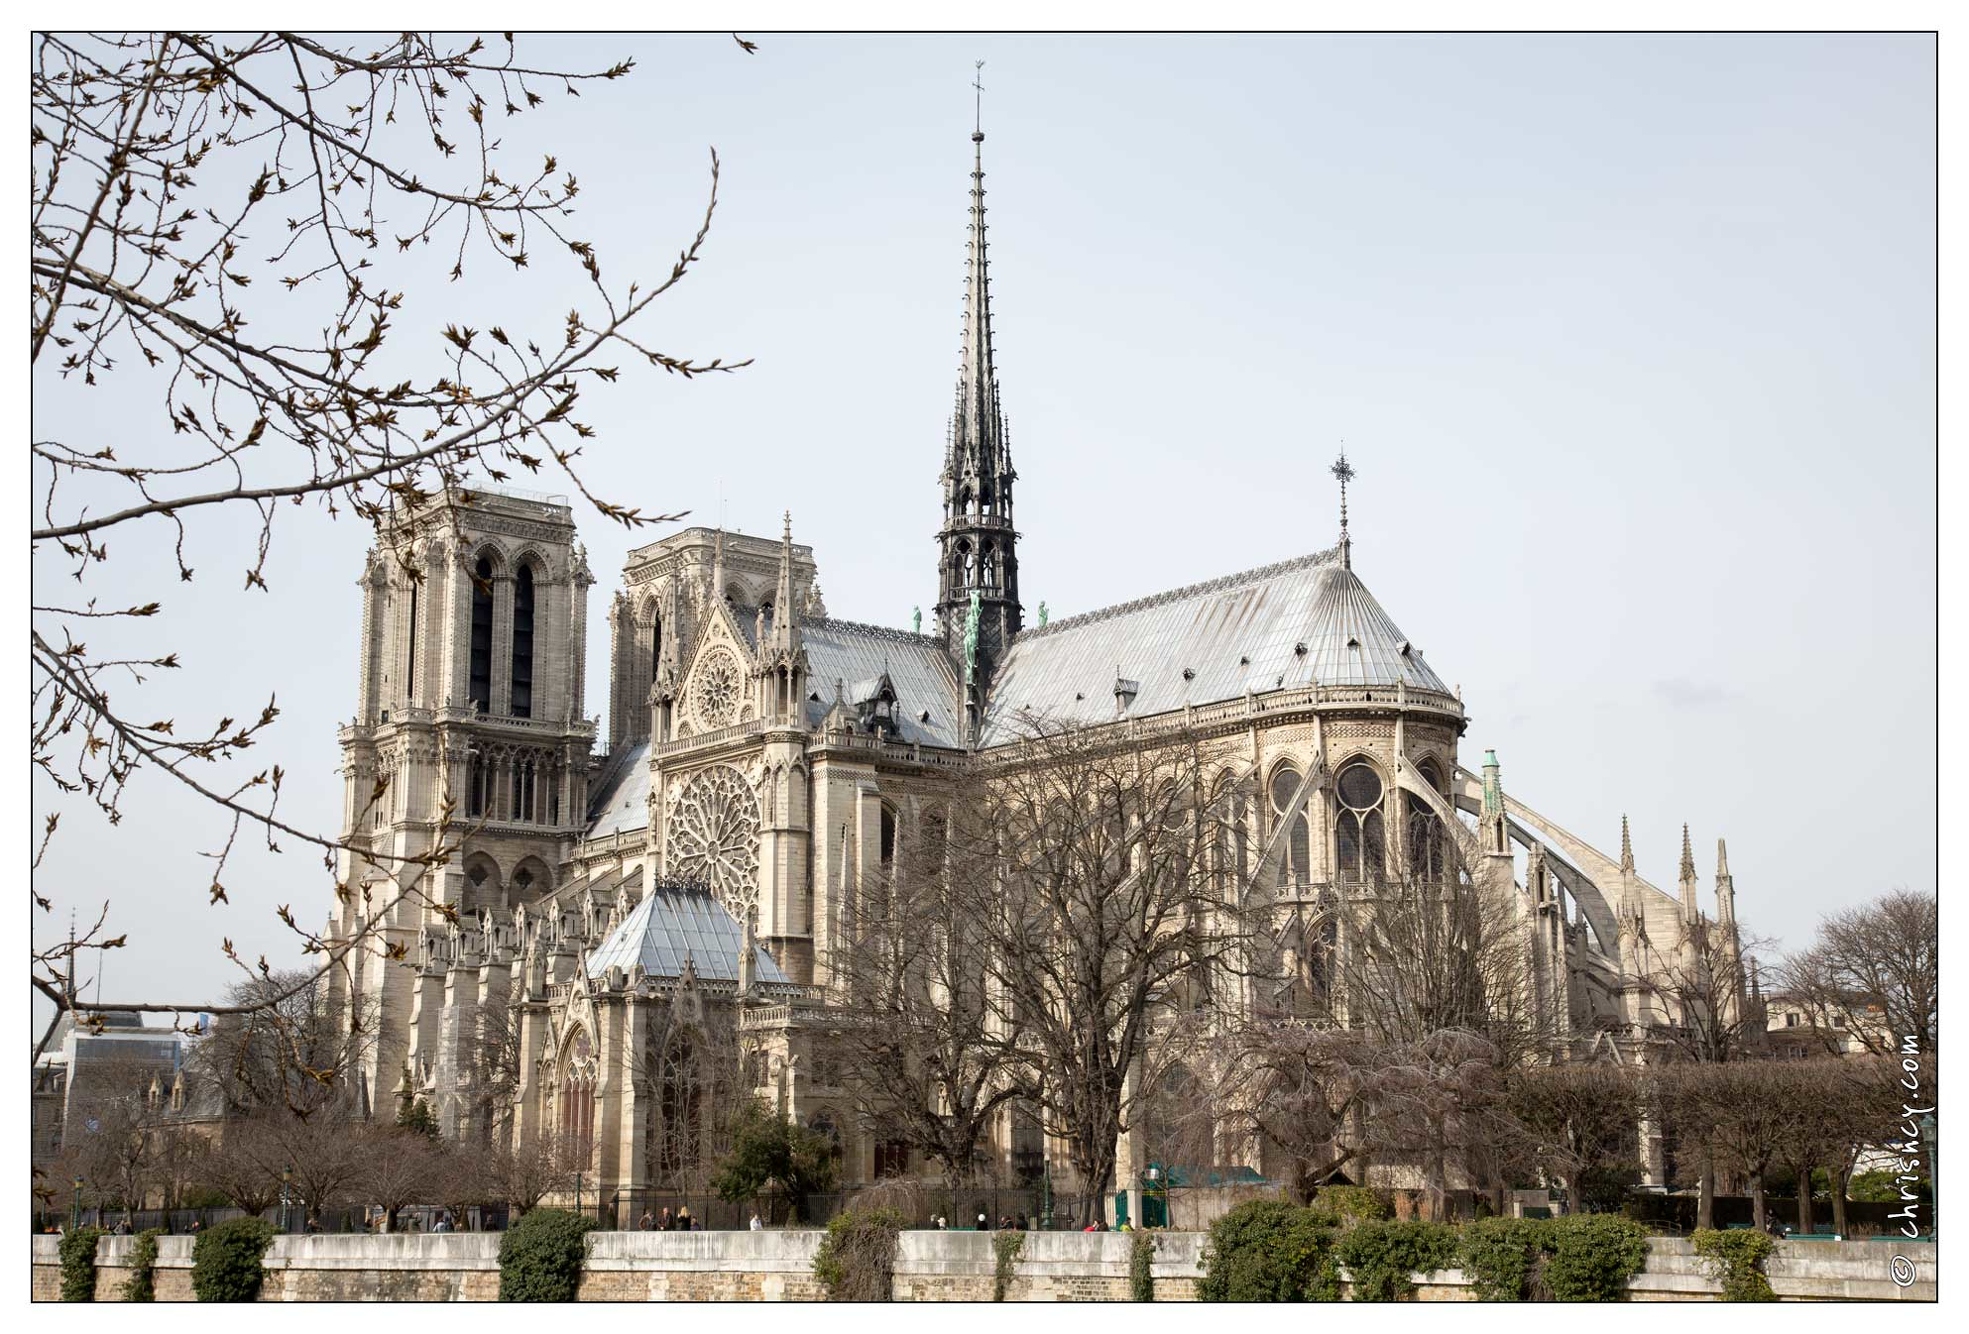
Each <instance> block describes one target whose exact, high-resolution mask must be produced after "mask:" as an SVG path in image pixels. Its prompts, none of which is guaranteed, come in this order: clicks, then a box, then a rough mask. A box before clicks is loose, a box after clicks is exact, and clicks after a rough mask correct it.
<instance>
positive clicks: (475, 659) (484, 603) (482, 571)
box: [467, 556, 492, 712]
mask: <svg viewBox="0 0 1969 1334" xmlns="http://www.w3.org/2000/svg"><path fill="white" fill-rule="evenodd" d="M467 693H468V694H470V695H471V697H472V707H473V708H475V709H478V710H479V711H480V712H485V711H486V710H488V709H490V708H491V707H492V562H491V561H490V560H488V559H486V558H485V557H484V556H480V557H479V563H478V564H477V565H475V566H473V567H472V677H471V684H470V685H469V686H468V687H467Z"/></svg>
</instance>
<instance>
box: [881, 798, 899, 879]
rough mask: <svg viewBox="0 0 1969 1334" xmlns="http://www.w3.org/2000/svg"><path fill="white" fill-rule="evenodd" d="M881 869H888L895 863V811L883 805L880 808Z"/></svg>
mask: <svg viewBox="0 0 1969 1334" xmlns="http://www.w3.org/2000/svg"><path fill="white" fill-rule="evenodd" d="M881 850H882V869H883V870H885V871H886V870H889V869H890V868H891V867H893V866H894V865H895V864H896V813H895V812H894V811H893V810H891V809H889V807H887V806H884V807H883V808H882V849H881Z"/></svg>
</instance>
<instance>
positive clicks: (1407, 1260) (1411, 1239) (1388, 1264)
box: [1335, 1219, 1456, 1302]
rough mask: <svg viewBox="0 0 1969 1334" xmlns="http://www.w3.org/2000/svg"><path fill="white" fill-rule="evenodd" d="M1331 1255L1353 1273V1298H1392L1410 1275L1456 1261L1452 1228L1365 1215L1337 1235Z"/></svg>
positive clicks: (1410, 1283) (1403, 1291) (1408, 1285)
mask: <svg viewBox="0 0 1969 1334" xmlns="http://www.w3.org/2000/svg"><path fill="white" fill-rule="evenodd" d="M1335 1254H1336V1256H1337V1257H1338V1258H1339V1261H1340V1263H1341V1264H1343V1265H1345V1266H1346V1267H1347V1270H1348V1272H1349V1273H1350V1274H1351V1275H1352V1276H1353V1284H1354V1300H1355V1301H1357V1302H1397V1301H1400V1300H1402V1299H1403V1298H1404V1297H1407V1296H1408V1295H1409V1294H1410V1293H1412V1292H1414V1291H1415V1279H1414V1277H1413V1276H1414V1275H1416V1274H1426V1273H1429V1272H1431V1271H1433V1270H1437V1269H1447V1268H1449V1267H1450V1266H1451V1265H1453V1264H1455V1263H1456V1229H1455V1228H1453V1227H1449V1226H1448V1225H1446V1224H1443V1223H1423V1222H1407V1223H1391V1222H1387V1221H1385V1220H1381V1219H1369V1220H1367V1221H1365V1222H1362V1223H1359V1224H1357V1225H1356V1226H1355V1227H1354V1228H1353V1229H1352V1230H1351V1231H1349V1232H1346V1233H1343V1234H1342V1235H1341V1237H1340V1241H1339V1244H1338V1245H1337V1246H1336V1247H1335Z"/></svg>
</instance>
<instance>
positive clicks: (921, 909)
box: [822, 797, 1032, 1190]
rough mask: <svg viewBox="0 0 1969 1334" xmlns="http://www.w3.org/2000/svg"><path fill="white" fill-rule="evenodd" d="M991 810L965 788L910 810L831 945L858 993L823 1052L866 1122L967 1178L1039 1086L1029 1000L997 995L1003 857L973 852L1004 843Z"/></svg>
mask: <svg viewBox="0 0 1969 1334" xmlns="http://www.w3.org/2000/svg"><path fill="white" fill-rule="evenodd" d="M988 818H989V817H988V807H986V806H985V805H983V804H982V803H978V802H973V801H969V800H964V799H962V798H961V797H960V799H958V800H956V801H952V802H949V803H947V804H946V803H938V804H937V805H935V806H932V807H927V808H923V809H919V810H916V811H915V812H913V818H906V819H905V821H904V823H903V827H902V829H901V830H900V831H899V838H898V846H897V848H896V849H895V856H894V857H893V859H892V860H891V862H890V863H889V864H888V865H887V866H885V867H883V868H882V869H881V871H880V872H879V873H878V874H877V875H875V876H873V877H871V878H870V879H869V881H867V882H865V885H864V888H863V891H862V893H861V896H860V898H859V899H858V901H857V902H856V904H855V905H854V910H853V914H852V921H851V923H850V926H849V929H848V931H846V932H845V933H844V939H843V940H842V941H841V943H840V944H839V945H838V946H837V948H836V949H835V950H834V951H833V952H832V953H831V955H830V956H829V958H828V967H829V971H830V973H831V974H832V975H833V977H834V978H835V980H836V985H837V986H839V987H840V988H841V989H842V991H843V992H844V993H845V1002H846V1003H845V1005H844V1007H843V1008H842V1009H841V1010H840V1011H839V1012H838V1013H836V1014H832V1015H830V1018H832V1019H833V1020H834V1024H833V1027H831V1028H830V1029H829V1030H828V1031H827V1033H826V1034H825V1036H824V1039H823V1043H824V1048H825V1050H824V1054H823V1056H822V1059H823V1060H825V1061H826V1062H828V1063H829V1065H830V1066H831V1067H838V1068H840V1069H841V1070H842V1071H843V1072H844V1074H843V1079H842V1081H840V1082H843V1083H844V1084H845V1087H846V1088H847V1090H848V1092H849V1095H850V1097H851V1099H852V1102H853V1106H854V1109H855V1113H856V1116H857V1118H858V1119H859V1120H860V1121H861V1123H862V1124H863V1125H864V1126H866V1127H868V1128H869V1129H870V1130H871V1131H873V1132H874V1134H875V1135H876V1137H877V1138H878V1139H880V1140H882V1141H884V1142H889V1143H901V1144H906V1145H908V1146H909V1147H910V1148H912V1149H914V1150H916V1151H917V1152H919V1153H921V1154H922V1155H923V1156H924V1157H925V1158H926V1159H928V1160H930V1161H931V1162H935V1163H938V1164H940V1165H941V1166H942V1167H943V1169H944V1172H945V1174H946V1176H947V1179H948V1182H949V1184H950V1186H951V1187H952V1188H953V1189H955V1190H969V1189H971V1188H972V1187H973V1186H974V1185H975V1184H976V1181H977V1176H978V1172H979V1170H980V1167H981V1164H980V1160H979V1157H980V1151H981V1145H982V1141H983V1140H984V1139H985V1136H986V1133H987V1131H988V1129H989V1127H990V1125H991V1122H992V1120H993V1118H995V1117H996V1116H998V1115H999V1114H1000V1110H1001V1108H1003V1107H1005V1106H1006V1105H1007V1104H1008V1103H1010V1102H1012V1101H1014V1100H1015V1099H1018V1098H1021V1097H1030V1095H1031V1090H1032V1081H1031V1078H1030V1070H1031V1062H1030V1054H1029V1053H1028V1052H1026V1051H1025V1050H1023V1049H1022V1045H1021V1029H1022V1025H1021V1023H1020V1021H1019V1013H1020V1012H1019V1009H1018V1007H1017V1006H1014V1005H1007V1004H1002V1003H998V1004H995V1003H994V1001H993V997H992V995H991V990H992V986H991V968H990V965H989V963H988V961H987V958H986V947H987V942H989V941H990V940H991V937H992V918H993V916H994V914H995V913H996V911H997V896H996V893H995V890H996V886H997V883H998V872H999V870H1000V864H999V862H998V861H997V860H996V859H995V858H979V857H974V856H970V855H966V854H967V853H968V852H970V851H971V850H975V849H979V848H982V847H986V846H991V845H993V844H994V841H995V840H994V838H993V831H992V830H991V829H990V828H989V826H987V825H985V824H983V823H981V822H982V821H983V820H985V819H988ZM953 819H954V820H955V821H956V822H957V824H958V828H956V829H954V830H953V829H952V827H951V821H952V820H953Z"/></svg>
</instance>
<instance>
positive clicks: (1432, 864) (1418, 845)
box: [1403, 760, 1443, 880]
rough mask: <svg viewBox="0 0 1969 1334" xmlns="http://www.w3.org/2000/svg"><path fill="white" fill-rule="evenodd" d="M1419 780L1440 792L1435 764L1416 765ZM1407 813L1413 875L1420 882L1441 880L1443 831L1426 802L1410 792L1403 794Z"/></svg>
mask: <svg viewBox="0 0 1969 1334" xmlns="http://www.w3.org/2000/svg"><path fill="white" fill-rule="evenodd" d="M1416 772H1418V773H1420V774H1421V775H1422V781H1423V782H1425V783H1427V784H1428V785H1429V786H1430V787H1432V788H1434V789H1435V790H1436V791H1437V792H1441V791H1442V790H1443V780H1442V774H1441V773H1440V771H1438V770H1437V768H1436V766H1435V763H1434V762H1433V761H1431V760H1424V761H1422V763H1421V764H1419V765H1417V766H1416ZM1403 795H1404V796H1405V797H1406V798H1407V800H1406V802H1405V803H1404V806H1405V808H1406V810H1407V812H1408V860H1409V867H1410V869H1411V870H1412V871H1413V872H1414V873H1415V875H1416V876H1417V877H1418V878H1420V879H1423V880H1440V879H1442V878H1443V829H1442V825H1441V823H1440V822H1439V821H1438V820H1437V819H1436V813H1435V812H1434V811H1433V810H1431V809H1430V808H1429V803H1428V802H1426V801H1424V800H1422V798H1420V797H1418V796H1416V795H1415V794H1414V793H1413V792H1408V793H1404V794H1403Z"/></svg>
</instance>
